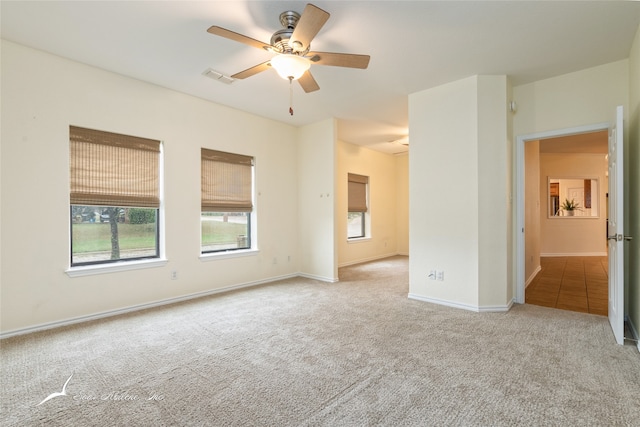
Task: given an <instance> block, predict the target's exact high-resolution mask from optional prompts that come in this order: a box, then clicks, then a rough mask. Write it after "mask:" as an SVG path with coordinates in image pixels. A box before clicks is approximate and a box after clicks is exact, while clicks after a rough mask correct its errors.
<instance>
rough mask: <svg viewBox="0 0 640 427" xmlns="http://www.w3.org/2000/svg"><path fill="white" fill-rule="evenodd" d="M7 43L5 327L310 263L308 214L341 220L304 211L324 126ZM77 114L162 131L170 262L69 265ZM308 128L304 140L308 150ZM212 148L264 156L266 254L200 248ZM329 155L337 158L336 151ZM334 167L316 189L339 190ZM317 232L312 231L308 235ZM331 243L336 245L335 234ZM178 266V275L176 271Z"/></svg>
mask: <svg viewBox="0 0 640 427" xmlns="http://www.w3.org/2000/svg"><path fill="white" fill-rule="evenodd" d="M1 51H2V63H1V66H2V68H1V71H2V72H1V79H2V82H1V83H2V99H1V103H2V104H1V107H2V110H1V114H2V117H1V118H2V130H1V152H2V157H1V162H2V163H1V171H0V173H1V179H0V183H1V186H2V187H1V194H2V207H1V217H2V223H1V226H2V239H1V243H0V247H1V252H2V259H1V261H2V269H1V276H0V280H1V307H0V311H1V328H2V332H3V333H6V332H8V331H12V330H17V329H22V328H28V327H34V326H36V325H41V324H45V323H51V322H60V321H64V320H67V319H72V318H78V317H82V316H90V315H94V314H98V313H102V312H107V311H111V310H118V309H124V308H127V307H135V306H138V305H141V304H148V303H153V302H156V301H161V300H165V299H170V298H176V297H180V296H185V295H189V294H195V293H200V292H208V291H212V290H216V289H222V288H225V287H229V286H234V285H242V284H251V283H256V282H261V281H265V280H270V279H273V278H277V277H286V276H289V275H293V274H297V272H298V271H299V270H300V268H301V266H302V265H303V262H302V261H303V259H301V256H299V254H301V253H302V254H305V251H302V250H300V247H299V242H298V232H297V230H298V229H299V222H300V221H302V222H303V223H305V224H307V223H309V222H313V225H314V226H321V227H324V228H325V229H327V230H332V225H331V221H332V220H331V218H332V217H333V216H332V214H331V213H330V214H328V215H323V216H322V217H321V221H320V223H318V222H317V221H315V218H313V219H314V221H310V220H309V219H308V218H306V217H305V216H304V212H303V213H302V214H301V215H300V214H299V211H298V210H299V204H298V197H297V196H296V195H297V194H298V190H299V188H298V178H299V176H300V175H299V172H298V169H297V166H296V165H297V163H298V161H299V160H300V159H306V158H308V156H306V153H307V151H308V145H311V143H312V141H313V142H318V141H317V138H315V137H310V136H309V133H313V132H316V131H318V129H317V128H314V129H310V130H309V131H308V132H307V131H305V130H302V131H300V133H301V135H298V133H299V132H298V130H297V129H295V128H293V127H291V126H287V125H284V124H281V123H277V122H274V121H271V120H266V119H262V118H259V117H256V116H253V115H250V114H246V113H243V112H240V111H237V110H233V109H230V108H226V107H223V106H220V105H216V104H213V103H210V102H206V101H203V100H201V99H198V98H194V97H191V96H187V95H184V94H180V93H177V92H173V91H170V90H167V89H163V88H160V87H158V86H154V85H151V84H147V83H143V82H140V81H138V80H134V79H130V78H126V77H123V76H120V75H116V74H112V73H109V72H106V71H102V70H98V69H95V68H92V67H88V66H85V65H82V64H79V63H75V62H72V61H68V60H66V59H63V58H60V57H56V56H52V55H49V54H46V53H43V52H40V51H36V50H32V49H29V48H25V47H22V46H19V45H16V44H13V43H10V42H6V41H2V45H1ZM43 70H46V72H43ZM70 124H73V125H78V126H83V127H88V128H95V129H101V130H107V131H113V132H118V133H124V134H130V135H136V136H143V137H148V138H155V139H159V140H161V141H162V142H163V146H164V169H165V171H164V183H165V189H164V206H165V208H164V211H163V212H162V214H163V215H164V219H165V221H164V222H165V227H164V228H165V233H164V234H163V235H162V236H161V239H162V240H163V241H164V246H165V247H166V258H167V260H168V262H167V265H166V266H164V267H157V268H148V269H142V270H135V271H125V272H115V273H110V274H100V275H93V276H85V277H76V278H70V277H69V276H67V274H65V270H66V269H67V268H68V267H69V225H68V224H69V217H68V215H69V214H68V213H69V172H68V170H69V166H68V165H69V160H68V159H69V136H68V129H69V125H70ZM320 132H321V133H322V138H324V139H327V140H328V139H330V138H331V136H332V133H331V124H322V125H320ZM299 139H302V145H304V146H305V148H303V152H302V153H301V154H300V155H299V153H298V140H299ZM332 143H333V142H326V141H324V140H323V141H320V144H321V147H322V148H318V150H325V149H329V150H330V149H331V144H332ZM201 147H208V148H214V149H219V150H223V151H230V152H237V153H242V154H248V155H252V156H255V159H256V168H255V172H256V189H257V192H258V195H257V200H256V212H257V215H258V216H257V219H258V223H257V233H258V244H259V249H260V251H259V252H258V253H256V254H254V255H252V256H247V257H241V258H233V259H221V260H216V261H210V262H203V261H201V260H200V259H199V245H200V220H199V218H200V175H199V174H200V172H199V170H200V167H199V164H200V148H201ZM316 154H322V153H313V155H316ZM322 156H325V157H327V156H328V157H330V156H331V154H322ZM325 157H321V159H322V161H323V162H326V163H328V164H329V167H330V164H331V162H332V161H333V160H332V158H328V159H325ZM317 160H318V159H317V158H316V157H314V158H313V162H311V163H312V164H316V163H315V162H317ZM323 166H325V165H324V164H323V165H322V166H321V165H319V166H318V168H321V167H323ZM327 174H328V175H329V176H328V177H327V179H328V181H327V182H329V184H325V183H323V184H322V185H319V184H317V183H316V184H309V185H308V188H309V189H311V190H312V191H314V192H315V197H317V196H318V192H325V191H326V192H329V193H331V194H333V188H332V187H331V185H332V184H331V182H332V181H331V180H332V176H333V171H332V170H330V171H329V172H327ZM301 185H303V186H304V185H307V184H306V183H304V182H303V183H302V184H301ZM327 185H329V187H327ZM321 209H325V206H324V205H322V206H321ZM329 209H332V208H329ZM324 221H328V222H329V224H324V223H323V222H324ZM314 243H315V242H314V238H313V237H311V238H309V239H306V240H305V241H304V244H308V245H313V244H314ZM320 246H321V247H328V249H329V252H330V251H331V243H325V242H324V241H322V242H321V244H320ZM302 256H304V255H302ZM274 260H275V263H274ZM307 265H308V263H306V261H305V263H304V266H305V268H306V267H307ZM333 268H334V266H333V265H332V262H331V260H329V261H326V262H323V263H322V266H321V268H319V269H318V270H317V271H316V270H313V269H312V268H311V267H309V270H308V271H311V272H313V273H314V274H315V273H317V274H318V275H325V274H328V275H331V273H332V271H333ZM172 270H177V272H178V280H171V279H170V272H171V271H172ZM326 271H329V273H326Z"/></svg>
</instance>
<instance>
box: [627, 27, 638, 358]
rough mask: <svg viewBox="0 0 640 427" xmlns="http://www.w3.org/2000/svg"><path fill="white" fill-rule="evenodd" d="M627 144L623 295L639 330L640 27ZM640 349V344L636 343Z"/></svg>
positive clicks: (633, 61)
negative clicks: (624, 289)
mask: <svg viewBox="0 0 640 427" xmlns="http://www.w3.org/2000/svg"><path fill="white" fill-rule="evenodd" d="M628 110H629V144H627V147H628V151H627V154H628V155H627V156H626V158H627V159H628V163H627V165H625V166H626V170H627V171H628V174H629V175H628V176H629V180H628V181H627V182H628V185H627V186H626V189H627V194H628V195H629V196H628V197H627V199H626V200H625V201H627V202H628V203H625V205H626V206H627V209H628V211H627V216H626V224H627V230H628V234H629V235H631V236H633V240H632V241H630V242H629V243H628V244H627V245H626V255H627V263H626V265H627V266H628V273H627V276H626V277H625V279H626V280H627V283H629V286H628V294H627V295H626V296H627V298H626V300H627V302H628V307H627V312H628V313H629V319H630V320H631V323H632V324H633V327H634V329H635V331H636V338H637V336H638V332H640V262H639V261H638V260H640V197H639V196H638V195H640V27H638V31H637V32H636V37H635V39H634V41H633V45H632V48H631V52H630V54H629V108H628ZM638 349H640V344H638Z"/></svg>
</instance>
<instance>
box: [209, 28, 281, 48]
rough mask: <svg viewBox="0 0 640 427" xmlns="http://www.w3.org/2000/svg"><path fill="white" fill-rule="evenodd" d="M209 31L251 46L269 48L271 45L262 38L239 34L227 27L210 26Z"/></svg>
mask: <svg viewBox="0 0 640 427" xmlns="http://www.w3.org/2000/svg"><path fill="white" fill-rule="evenodd" d="M207 32H208V33H210V34H213V35H216V36H220V37H224V38H226V39H230V40H234V41H237V42H240V43H244V44H246V45H249V46H253V47H257V48H258V49H268V48H270V47H271V46H270V45H269V44H268V43H263V42H261V41H260V40H256V39H252V38H251V37H247V36H243V35H242V34H238V33H236V32H235V31H231V30H227V29H226V28H222V27H218V26H216V25H214V26H212V27H209V29H208V30H207Z"/></svg>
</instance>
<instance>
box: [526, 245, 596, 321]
mask: <svg viewBox="0 0 640 427" xmlns="http://www.w3.org/2000/svg"><path fill="white" fill-rule="evenodd" d="M540 264H541V267H542V270H541V271H540V272H539V273H538V274H537V275H536V277H535V278H534V279H533V281H532V282H531V283H530V284H529V286H527V289H526V291H525V302H526V303H527V304H534V305H541V306H545V307H553V308H559V309H563V310H570V311H580V312H583V313H591V314H599V315H602V316H606V315H607V310H608V307H607V304H608V261H607V257H606V256H590V257H543V258H541V259H540Z"/></svg>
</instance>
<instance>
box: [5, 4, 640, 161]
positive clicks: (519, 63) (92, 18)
mask: <svg viewBox="0 0 640 427" xmlns="http://www.w3.org/2000/svg"><path fill="white" fill-rule="evenodd" d="M305 4H306V2H304V1H246V0H233V1H216V0H213V1H68V2H64V1H43V2H39V1H16V2H14V1H6V0H2V2H1V3H0V7H1V9H0V17H1V35H2V38H3V39H5V40H10V41H13V42H17V43H20V44H23V45H26V46H31V47H34V48H37V49H41V50H44V51H47V52H51V53H54V54H56V55H59V56H63V57H66V58H70V59H73V60H76V61H79V62H82V63H86V64H90V65H93V66H96V67H99V68H102V69H105V70H109V71H113V72H116V73H119V74H123V75H126V76H131V77H133V78H136V79H140V80H143V81H147V82H151V83H154V84H157V85H160V86H163V87H167V88H170V89H174V90H177V91H180V92H184V93H187V94H191V95H194V96H197V97H200V98H204V99H207V100H211V101H213V102H216V103H218V104H223V105H227V106H230V107H233V108H237V109H239V110H243V111H247V112H250V113H254V114H257V115H259V116H263V117H268V118H271V119H274V120H278V121H281V122H285V123H290V124H292V125H295V126H300V125H305V124H309V123H314V122H317V121H320V120H323V119H326V118H329V117H335V118H337V119H338V137H339V138H340V139H341V140H343V141H346V142H351V143H354V144H360V145H367V146H369V147H370V148H373V149H377V150H380V151H385V152H389V153H397V152H402V151H404V150H406V148H404V147H403V146H402V145H400V144H391V143H389V142H388V141H392V140H397V139H399V138H401V137H403V136H404V135H406V133H407V132H408V106H407V99H408V98H407V97H408V95H409V94H410V93H414V92H417V91H421V90H424V89H428V88H431V87H435V86H438V85H440V84H443V83H446V82H450V81H454V80H457V79H461V78H464V77H468V76H471V75H476V74H506V75H508V76H510V78H511V81H512V83H513V84H514V85H520V84H523V83H528V82H532V81H536V80H540V79H544V78H548V77H553V76H556V75H561V74H565V73H569V72H572V71H577V70H581V69H585V68H589V67H593V66H597V65H600V64H605V63H608V62H612V61H616V60H620V59H624V58H627V57H628V54H629V50H630V48H631V43H632V40H633V37H634V35H635V32H636V30H637V29H638V25H639V24H640V2H633V1H603V2H595V1H586V2H582V1H567V2H559V1H511V2H509V1H498V2H487V1H471V2H460V1H439V2H438V1H315V2H314V4H315V5H316V6H318V7H320V8H322V9H324V10H326V11H327V12H329V13H330V14H331V17H330V19H329V21H328V22H327V24H326V25H325V26H324V27H323V28H322V29H321V30H320V32H319V33H318V35H317V36H316V38H315V39H314V40H313V42H312V49H313V50H315V51H327V52H344V53H359V54H368V55H370V56H371V62H370V64H369V68H368V69H367V70H358V69H347V68H338V67H327V66H320V65H313V66H312V68H311V71H312V72H313V75H314V77H315V79H316V81H317V82H318V84H319V85H320V90H319V91H317V92H313V93H309V94H305V93H304V92H303V91H302V89H301V88H300V87H299V86H298V85H295V86H294V93H293V108H294V112H295V113H294V115H293V116H290V115H289V113H288V109H289V87H288V85H289V83H288V82H287V81H285V80H282V79H281V78H280V77H278V75H277V74H276V73H275V71H273V70H269V71H266V72H263V73H261V74H258V75H256V76H253V77H251V78H249V79H246V80H237V81H235V82H234V83H232V84H230V85H226V84H223V83H220V82H217V81H214V80H212V79H210V78H208V77H205V76H203V75H202V73H203V72H204V71H205V70H206V69H207V68H212V69H214V70H217V71H219V72H221V73H223V74H226V75H231V74H234V73H236V72H238V71H241V70H244V69H246V68H249V67H251V66H253V65H256V64H258V63H260V62H263V61H266V60H268V59H269V58H270V57H271V55H270V54H269V53H267V52H266V51H261V50H259V49H255V48H252V47H249V46H246V45H244V44H240V43H237V42H234V41H231V40H228V39H224V38H221V37H216V36H213V35H211V34H209V33H207V31H206V30H207V28H209V27H210V26H211V25H218V26H221V27H224V28H227V29H230V30H233V31H235V32H238V33H241V34H244V35H247V36H249V37H251V38H254V39H258V40H261V41H264V42H269V40H270V38H271V34H272V33H273V32H275V31H276V30H279V29H280V28H281V26H280V23H279V20H278V16H279V15H280V13H281V12H283V11H286V10H295V11H297V12H302V10H303V9H304V6H305ZM43 71H44V70H43Z"/></svg>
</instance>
